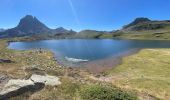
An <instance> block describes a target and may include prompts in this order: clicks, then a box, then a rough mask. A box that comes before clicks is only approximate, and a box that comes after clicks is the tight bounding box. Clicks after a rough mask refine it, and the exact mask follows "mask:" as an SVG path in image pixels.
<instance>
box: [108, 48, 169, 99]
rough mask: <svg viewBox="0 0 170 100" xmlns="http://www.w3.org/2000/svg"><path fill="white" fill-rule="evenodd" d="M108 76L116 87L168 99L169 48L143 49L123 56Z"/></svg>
mask: <svg viewBox="0 0 170 100" xmlns="http://www.w3.org/2000/svg"><path fill="white" fill-rule="evenodd" d="M110 78H111V80H112V83H113V84H114V85H116V86H118V87H121V88H126V89H131V90H137V91H139V92H141V93H147V94H150V95H153V96H156V97H157V98H160V99H163V100H170V49H145V50H141V51H140V52H139V53H138V54H135V55H132V56H129V57H125V58H124V59H123V62H122V64H121V65H119V66H118V67H116V68H114V69H113V70H112V71H111V72H110Z"/></svg>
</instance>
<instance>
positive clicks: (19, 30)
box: [0, 15, 73, 38]
mask: <svg viewBox="0 0 170 100" xmlns="http://www.w3.org/2000/svg"><path fill="white" fill-rule="evenodd" d="M69 33H71V34H73V33H72V31H69V30H66V29H64V28H62V27H60V28H57V29H50V28H48V27H47V26H46V25H45V24H43V23H42V22H40V21H39V20H38V19H37V18H36V17H34V16H31V15H26V16H25V17H24V18H22V19H21V20H20V22H19V24H18V25H17V26H16V27H15V28H12V29H8V30H6V31H4V32H0V37H1V38H2V37H22V36H37V37H41V36H42V37H48V36H50V37H53V36H57V35H60V36H61V35H65V34H67V35H68V34H69ZM56 34H57V35H56Z"/></svg>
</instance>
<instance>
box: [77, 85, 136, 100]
mask: <svg viewBox="0 0 170 100" xmlns="http://www.w3.org/2000/svg"><path fill="white" fill-rule="evenodd" d="M80 97H81V99H83V100H137V97H136V96H134V95H132V94H128V93H127V92H124V91H122V90H120V89H116V88H113V87H111V86H102V85H90V86H85V87H83V88H82V89H81V91H80Z"/></svg>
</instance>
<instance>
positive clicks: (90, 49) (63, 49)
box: [8, 39, 170, 66]
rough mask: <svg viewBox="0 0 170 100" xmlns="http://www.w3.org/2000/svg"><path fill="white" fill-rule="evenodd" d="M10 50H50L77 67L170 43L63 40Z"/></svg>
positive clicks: (13, 46) (21, 44)
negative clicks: (135, 50)
mask: <svg viewBox="0 0 170 100" xmlns="http://www.w3.org/2000/svg"><path fill="white" fill-rule="evenodd" d="M8 48H10V49H16V50H30V49H39V48H42V49H48V50H51V51H52V52H53V53H54V54H55V55H56V58H57V60H58V62H60V63H61V64H63V65H69V66H72V65H74V66H75V65H77V64H80V63H86V62H88V63H89V62H92V61H95V60H101V59H106V58H109V57H113V56H114V57H118V56H119V55H121V54H123V53H125V52H128V51H130V50H134V49H142V48H170V41H150V40H114V39H63V40H41V41H31V42H12V43H10V44H9V46H8Z"/></svg>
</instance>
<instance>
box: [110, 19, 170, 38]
mask: <svg viewBox="0 0 170 100" xmlns="http://www.w3.org/2000/svg"><path fill="white" fill-rule="evenodd" d="M112 34H113V35H112V36H113V37H114V38H119V39H120V38H121V39H143V40H170V20H150V19H148V18H143V17H142V18H136V19H135V20H134V21H133V22H131V23H130V24H128V25H125V26H124V27H123V28H122V29H121V30H119V31H116V32H113V33H112Z"/></svg>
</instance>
